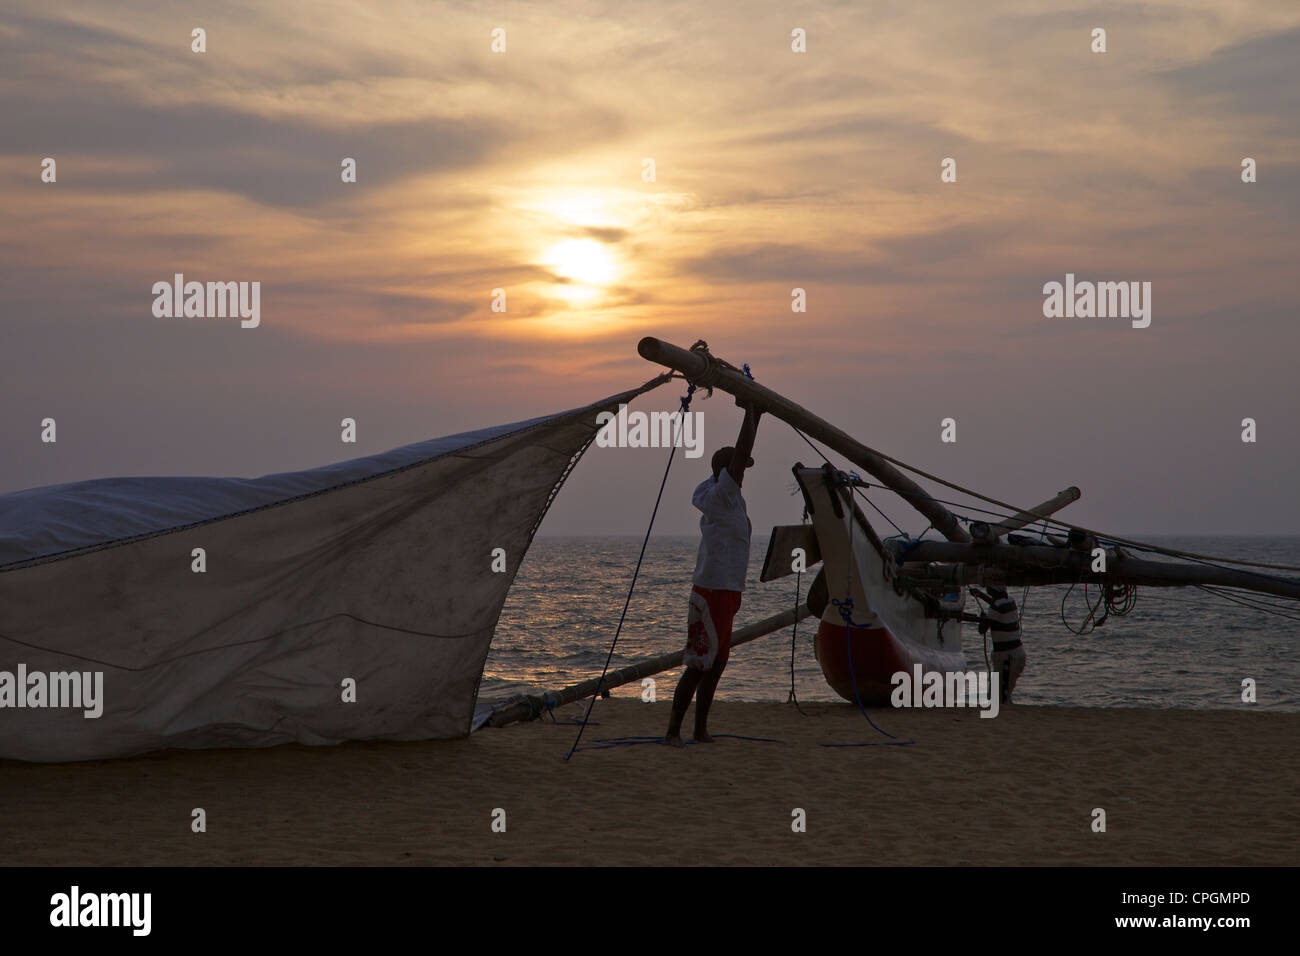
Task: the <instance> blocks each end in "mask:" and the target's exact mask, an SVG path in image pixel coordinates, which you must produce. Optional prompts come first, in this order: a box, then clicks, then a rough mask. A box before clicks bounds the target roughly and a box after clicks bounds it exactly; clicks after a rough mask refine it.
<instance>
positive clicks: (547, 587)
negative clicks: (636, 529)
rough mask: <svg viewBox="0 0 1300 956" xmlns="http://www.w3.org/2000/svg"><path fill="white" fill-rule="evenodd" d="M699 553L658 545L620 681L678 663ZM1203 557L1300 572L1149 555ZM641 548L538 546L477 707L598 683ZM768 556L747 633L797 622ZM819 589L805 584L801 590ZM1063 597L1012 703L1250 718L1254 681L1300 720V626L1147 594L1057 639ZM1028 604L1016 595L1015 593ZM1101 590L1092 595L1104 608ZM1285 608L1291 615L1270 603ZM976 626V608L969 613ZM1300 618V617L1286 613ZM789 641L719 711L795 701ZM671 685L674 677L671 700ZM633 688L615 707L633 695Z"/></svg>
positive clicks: (806, 686) (1207, 542) (745, 670)
mask: <svg viewBox="0 0 1300 956" xmlns="http://www.w3.org/2000/svg"><path fill="white" fill-rule="evenodd" d="M698 543H699V539H698V537H695V536H690V537H660V538H652V539H651V541H650V546H649V548H648V549H647V551H646V559H645V563H644V564H643V565H642V568H641V575H640V578H639V579H638V581H637V587H636V593H635V594H634V595H633V598H632V605H631V607H630V609H629V610H628V616H627V622H626V624H625V625H624V627H623V634H622V636H621V637H620V638H619V643H618V649H617V651H616V653H615V655H614V660H613V663H612V664H611V667H615V668H616V667H621V666H624V665H626V664H630V663H632V662H634V661H635V660H637V659H639V658H642V657H648V656H651V655H655V654H662V653H665V652H668V651H672V650H677V649H679V648H680V647H681V646H682V644H683V643H684V637H685V635H684V632H685V620H686V599H687V594H688V593H689V591H690V578H691V572H692V571H694V569H695V552H696V548H697V547H698ZM1153 543H1155V544H1161V545H1165V546H1168V547H1174V548H1179V549H1181V550H1186V551H1195V552H1199V553H1202V554H1214V555H1222V556H1224V557H1231V558H1243V559H1251V560H1262V561H1268V562H1271V563H1278V564H1290V565H1300V537H1285V538H1282V537H1277V538H1263V537H1254V538H1237V537H1169V538H1158V539H1155V540H1154V541H1153ZM640 547H641V539H640V538H630V537H629V538H622V537H608V538H558V537H554V538H538V539H537V540H536V541H535V542H534V543H533V546H532V548H531V550H530V551H529V553H528V556H527V558H526V560H525V561H524V565H523V568H522V569H521V571H520V573H519V576H518V578H517V579H516V580H515V584H514V587H513V588H512V589H511V593H510V597H509V599H508V600H507V602H506V606H505V609H504V610H503V612H502V614H501V621H500V624H499V625H498V627H497V632H496V638H495V640H494V641H493V644H492V650H491V653H490V654H489V655H488V659H487V668H486V672H485V674H484V678H483V684H482V687H481V689H480V692H479V697H480V700H482V701H494V700H497V699H500V698H504V697H507V696H509V695H511V694H513V693H518V692H520V691H523V690H525V689H531V690H534V691H536V690H552V689H560V688H562V687H566V686H568V685H570V684H574V683H577V682H578V681H581V680H585V679H587V678H589V677H597V676H599V675H600V671H601V667H602V666H603V664H604V663H605V656H606V654H607V653H608V651H609V642H610V640H611V638H612V637H613V636H614V632H615V629H616V628H617V626H618V617H619V613H620V612H621V611H622V608H623V601H624V598H625V597H626V595H627V588H628V584H629V583H630V581H631V577H632V570H633V568H634V567H635V566H636V558H637V553H638V551H639V550H640ZM766 550H767V540H766V538H763V539H759V538H758V537H757V536H755V539H754V544H753V548H752V549H751V554H750V557H751V561H750V574H749V580H748V582H747V585H746V590H745V597H744V603H743V605H742V607H741V610H740V614H739V615H738V616H737V618H736V626H737V627H740V626H742V625H744V624H747V623H750V622H752V621H756V620H758V619H760V618H763V617H767V616H768V615H771V614H776V613H778V612H780V611H783V610H787V609H789V608H792V607H793V606H794V604H795V578H794V577H793V576H790V577H788V578H782V579H781V580H779V581H772V582H770V583H768V584H760V583H759V582H758V573H759V571H760V565H761V563H762V560H763V556H764V554H765V553H766ZM810 583H811V579H810V576H809V575H805V576H804V588H805V591H806V589H807V585H808V584H810ZM1066 590H1067V588H1066V587H1065V586H1061V587H1045V588H1036V589H1034V590H1033V591H1031V593H1030V595H1029V598H1028V601H1027V602H1026V607H1025V617H1024V639H1025V648H1026V651H1027V653H1028V656H1029V664H1028V667H1027V668H1026V670H1025V674H1024V676H1023V677H1022V678H1021V681H1020V683H1019V684H1018V685H1017V688H1016V697H1017V699H1018V700H1019V701H1021V702H1023V703H1034V704H1064V705H1076V706H1092V707H1097V706H1116V707H1191V708H1225V707H1236V706H1239V705H1240V693H1241V690H1240V688H1241V681H1242V679H1243V678H1246V677H1251V678H1254V679H1255V681H1256V684H1257V688H1258V690H1257V693H1258V699H1259V702H1258V704H1257V705H1256V706H1258V707H1259V708H1261V709H1266V710H1289V711H1300V621H1296V620H1287V619H1285V618H1280V617H1275V616H1271V615H1266V614H1264V613H1262V612H1259V611H1255V610H1250V609H1247V608H1244V607H1236V606H1233V605H1231V604H1229V603H1227V602H1226V601H1223V600H1221V599H1219V598H1217V597H1214V596H1211V595H1209V594H1206V593H1205V592H1202V591H1197V590H1194V589H1163V590H1162V589H1156V588H1142V589H1140V591H1139V593H1138V604H1137V607H1136V608H1135V609H1134V610H1133V612H1132V613H1131V614H1130V615H1129V616H1128V617H1126V618H1114V617H1112V618H1111V619H1110V620H1108V621H1107V622H1106V623H1105V625H1104V626H1103V627H1101V628H1098V629H1097V630H1096V631H1094V632H1092V633H1091V634H1087V635H1084V636H1076V635H1074V634H1071V633H1070V632H1069V631H1068V630H1067V629H1066V628H1065V627H1064V626H1063V625H1062V623H1061V600H1062V597H1063V596H1064V595H1065V593H1066ZM1012 594H1013V596H1014V597H1015V598H1016V599H1017V601H1018V600H1019V599H1020V594H1021V592H1019V591H1013V592H1012ZM1095 594H1096V591H1095V589H1094V590H1093V595H1094V600H1095ZM1264 599H1265V600H1270V601H1277V602H1279V603H1285V602H1284V599H1281V598H1271V597H1267V596H1264ZM972 610H973V606H972ZM1290 613H1292V614H1293V615H1295V616H1300V602H1292V608H1291V610H1290ZM1086 615H1087V607H1086V605H1085V604H1084V601H1083V596H1082V589H1076V590H1075V592H1074V593H1073V594H1072V595H1071V596H1070V597H1069V599H1068V602H1067V604H1066V616H1067V618H1068V619H1069V620H1070V621H1071V623H1072V624H1073V625H1074V626H1075V627H1076V628H1077V627H1078V626H1079V624H1080V622H1081V621H1082V620H1083V619H1084V618H1085V617H1086ZM816 626H817V622H816V621H815V620H814V619H811V618H809V619H806V620H804V621H802V622H800V624H799V628H798V633H797V635H795V637H794V683H795V690H796V693H797V694H798V695H799V699H800V700H838V699H839V698H838V697H837V696H836V695H835V693H834V692H833V691H831V689H830V688H829V687H827V686H826V683H825V681H824V680H823V679H822V676H821V670H820V668H819V667H818V665H817V661H816V660H815V659H814V657H813V651H812V637H813V634H814V632H815V629H816ZM963 630H964V632H965V636H964V642H965V649H966V657H967V660H968V662H969V663H970V666H971V668H972V669H975V668H981V669H982V668H983V667H984V651H983V644H982V641H981V638H980V636H979V634H978V632H977V631H976V629H975V628H974V626H971V625H968V626H967V627H965V628H963ZM790 648H791V629H790V628H787V629H786V630H785V631H782V632H777V633H775V634H771V635H769V636H767V637H763V638H759V639H758V640H756V641H754V642H753V643H750V644H746V645H744V646H742V647H739V648H737V649H736V650H735V651H734V652H733V654H732V657H731V661H730V663H729V664H728V665H727V671H726V674H725V675H724V676H723V679H722V683H721V685H719V688H718V696H719V697H720V698H724V699H729V700H768V701H770V700H778V701H781V700H785V699H786V696H787V694H788V692H789V689H790ZM677 673H678V672H676V671H672V672H669V673H668V674H665V675H663V676H662V677H661V678H659V680H660V682H661V683H660V688H659V691H660V694H661V695H663V694H665V693H671V688H672V687H673V686H675V684H676V677H677ZM633 692H634V690H633V687H632V686H629V687H626V688H623V689H622V690H619V691H615V693H616V694H621V695H624V696H626V695H630V694H632V693H633Z"/></svg>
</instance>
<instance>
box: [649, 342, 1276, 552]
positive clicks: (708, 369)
mask: <svg viewBox="0 0 1300 956" xmlns="http://www.w3.org/2000/svg"><path fill="white" fill-rule="evenodd" d="M638 349H639V350H640V351H641V354H642V355H643V357H646V358H650V359H651V360H652V361H661V360H662V356H653V353H655V352H657V351H658V352H662V351H665V350H671V351H675V352H677V353H678V354H680V353H681V352H682V351H683V350H680V349H674V347H672V346H668V345H666V344H665V343H661V342H659V341H658V340H657V339H651V338H647V339H643V340H642V341H641V344H640V346H638ZM690 354H691V355H692V356H693V357H695V358H697V359H699V360H702V361H703V370H702V371H701V372H699V373H697V374H694V375H691V376H686V378H687V380H688V381H693V382H695V383H696V384H697V385H699V386H700V387H702V388H706V389H708V390H709V394H712V389H713V386H715V385H720V384H721V382H722V379H723V373H724V371H728V372H732V373H739V374H746V377H747V378H750V379H751V380H752V376H748V375H747V372H742V370H740V369H737V368H736V367H735V366H734V365H731V364H730V363H728V362H726V361H725V360H723V359H720V358H718V357H717V356H715V355H713V354H712V353H710V352H709V348H708V343H707V342H705V341H704V340H703V339H700V340H699V341H697V342H696V343H695V344H694V345H692V346H691V348H690ZM652 356H653V357H652ZM664 364H670V363H667V362H665V363H664ZM734 388H736V385H735V384H734V383H731V387H729V388H728V389H727V390H728V391H732V390H733V389H734ZM768 394H769V395H771V394H772V393H768ZM787 424H789V423H787ZM791 427H792V428H794V427H795V426H794V425H791ZM796 430H798V429H797V428H796ZM805 440H806V438H805ZM856 444H857V447H858V448H859V450H860V451H862V452H865V453H866V454H867V455H868V456H870V457H871V458H873V459H878V460H879V462H884V463H887V464H888V465H893V466H894V467H896V468H900V469H902V470H904V471H908V472H911V473H912V474H915V475H919V476H920V477H922V478H925V479H927V480H929V481H933V482H935V483H936V484H939V485H943V486H944V487H945V488H951V489H952V490H953V491H957V492H959V493H961V494H964V495H967V496H968V497H971V498H975V499H978V500H980V501H983V502H986V503H987V504H992V505H996V506H997V507H999V508H1004V509H1010V510H1009V514H1010V515H1016V514H1022V513H1024V514H1030V515H1033V516H1034V517H1035V518H1039V519H1042V520H1045V521H1050V522H1051V523H1052V524H1055V525H1057V526H1058V527H1059V528H1061V529H1062V530H1065V531H1068V532H1074V533H1076V534H1081V535H1085V536H1091V537H1093V538H1096V539H1098V540H1103V539H1104V540H1106V541H1109V542H1112V543H1115V544H1125V545H1129V546H1130V547H1135V548H1139V549H1143V550H1148V551H1153V552H1156V553H1160V554H1165V555H1168V556H1170V557H1179V558H1187V559H1191V560H1197V561H1202V562H1211V563H1215V562H1217V563H1219V564H1230V565H1234V566H1238V567H1250V568H1268V569H1270V570H1274V571H1297V572H1300V566H1297V565H1289V564H1273V563H1269V562H1263V561H1250V560H1245V559H1238V558H1224V557H1219V556H1215V555H1207V554H1199V553H1197V552H1195V551H1182V550H1179V549H1177V548H1167V547H1160V546H1157V545H1152V544H1148V543H1146V542H1142V541H1136V540H1133V539H1130V538H1123V537H1120V536H1118V535H1112V534H1107V533H1104V532H1099V531H1094V530H1092V529H1090V528H1084V527H1082V526H1081V525H1074V524H1069V523H1067V522H1063V521H1059V520H1057V519H1055V518H1051V517H1050V516H1049V515H1048V514H1043V513H1040V512H1038V511H1035V510H1033V509H1027V508H1017V507H1016V506H1014V505H1011V504H1008V503H1007V502H1005V501H1002V500H1000V499H998V498H993V497H991V496H989V495H984V494H981V493H980V492H978V491H973V490H971V489H970V488H966V487H964V486H962V485H959V484H957V483H956V482H952V481H948V480H947V479H945V478H940V477H939V476H938V475H934V474H931V473H930V472H927V471H924V470H923V469H920V468H917V467H916V466H914V465H909V464H907V463H906V462H903V461H900V460H899V459H897V458H893V457H892V456H890V455H886V454H884V453H883V452H879V451H877V450H876V449H874V448H870V447H868V446H866V445H862V444H861V443H856ZM908 483H910V484H913V485H914V484H915V483H914V482H910V481H909V482H908ZM890 490H891V491H894V492H895V493H897V494H899V495H902V496H903V497H905V498H907V497H909V496H915V497H916V498H917V499H918V501H921V502H928V503H932V504H939V503H940V499H938V498H934V497H933V496H929V495H925V494H924V493H922V494H920V495H915V493H913V492H910V491H909V490H905V489H900V488H895V487H890ZM914 504H916V502H914ZM932 521H933V519H932ZM936 529H937V530H939V531H940V532H941V533H943V534H944V535H945V537H948V536H949V534H950V529H949V530H945V529H944V528H942V527H939V526H938V525H936ZM964 537H965V536H964V534H963V536H962V538H963V540H964Z"/></svg>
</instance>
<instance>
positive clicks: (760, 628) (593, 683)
mask: <svg viewBox="0 0 1300 956" xmlns="http://www.w3.org/2000/svg"><path fill="white" fill-rule="evenodd" d="M811 615H812V612H811V611H810V610H808V605H807V604H800V605H799V609H798V611H797V612H796V611H793V610H791V611H782V612H781V613H780V614H773V615H772V616H771V617H765V618H763V620H761V621H755V622H754V623H753V624H748V625H746V626H745V627H742V628H740V629H739V630H737V631H733V632H732V634H731V646H732V647H736V646H737V645H739V644H747V643H748V642H750V641H753V640H756V639H757V638H760V637H763V636H764V635H767V634H771V633H772V632H774V631H779V630H781V629H782V628H786V627H789V626H790V625H792V624H794V623H795V622H796V621H802V620H803V619H804V618H806V617H810V616H811ZM682 654H683V651H673V652H672V653H671V654H661V655H659V656H658V657H649V658H646V659H645V660H643V661H638V662H637V663H635V664H629V665H628V666H627V667H621V668H619V669H618V670H616V671H610V672H609V673H608V674H606V675H605V680H604V682H603V684H602V681H601V679H600V678H599V677H593V678H591V679H590V680H585V681H583V682H582V683H581V684H574V685H573V686H572V687H566V688H565V689H564V690H561V691H556V692H554V693H548V694H545V695H544V696H542V697H537V696H528V697H525V698H524V699H523V700H520V701H515V702H513V703H507V704H501V705H499V706H498V707H497V708H496V709H495V710H493V711H492V716H491V717H489V718H488V720H487V723H488V726H489V727H504V726H505V725H506V724H512V723H514V722H515V721H518V720H533V719H536V718H537V717H539V716H541V714H542V712H543V711H544V710H547V709H550V708H554V707H559V706H562V705H564V704H571V703H573V702H574V701H577V700H583V699H584V698H587V697H591V696H593V695H594V694H596V693H598V692H599V691H600V690H601V687H602V686H603V687H604V688H605V689H606V690H611V689H613V688H615V687H620V686H622V685H623V684H630V683H632V681H636V680H641V679H642V678H645V677H649V676H650V675H651V674H659V673H662V672H663V671H668V670H672V669H673V668H674V667H680V666H681V663H682Z"/></svg>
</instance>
